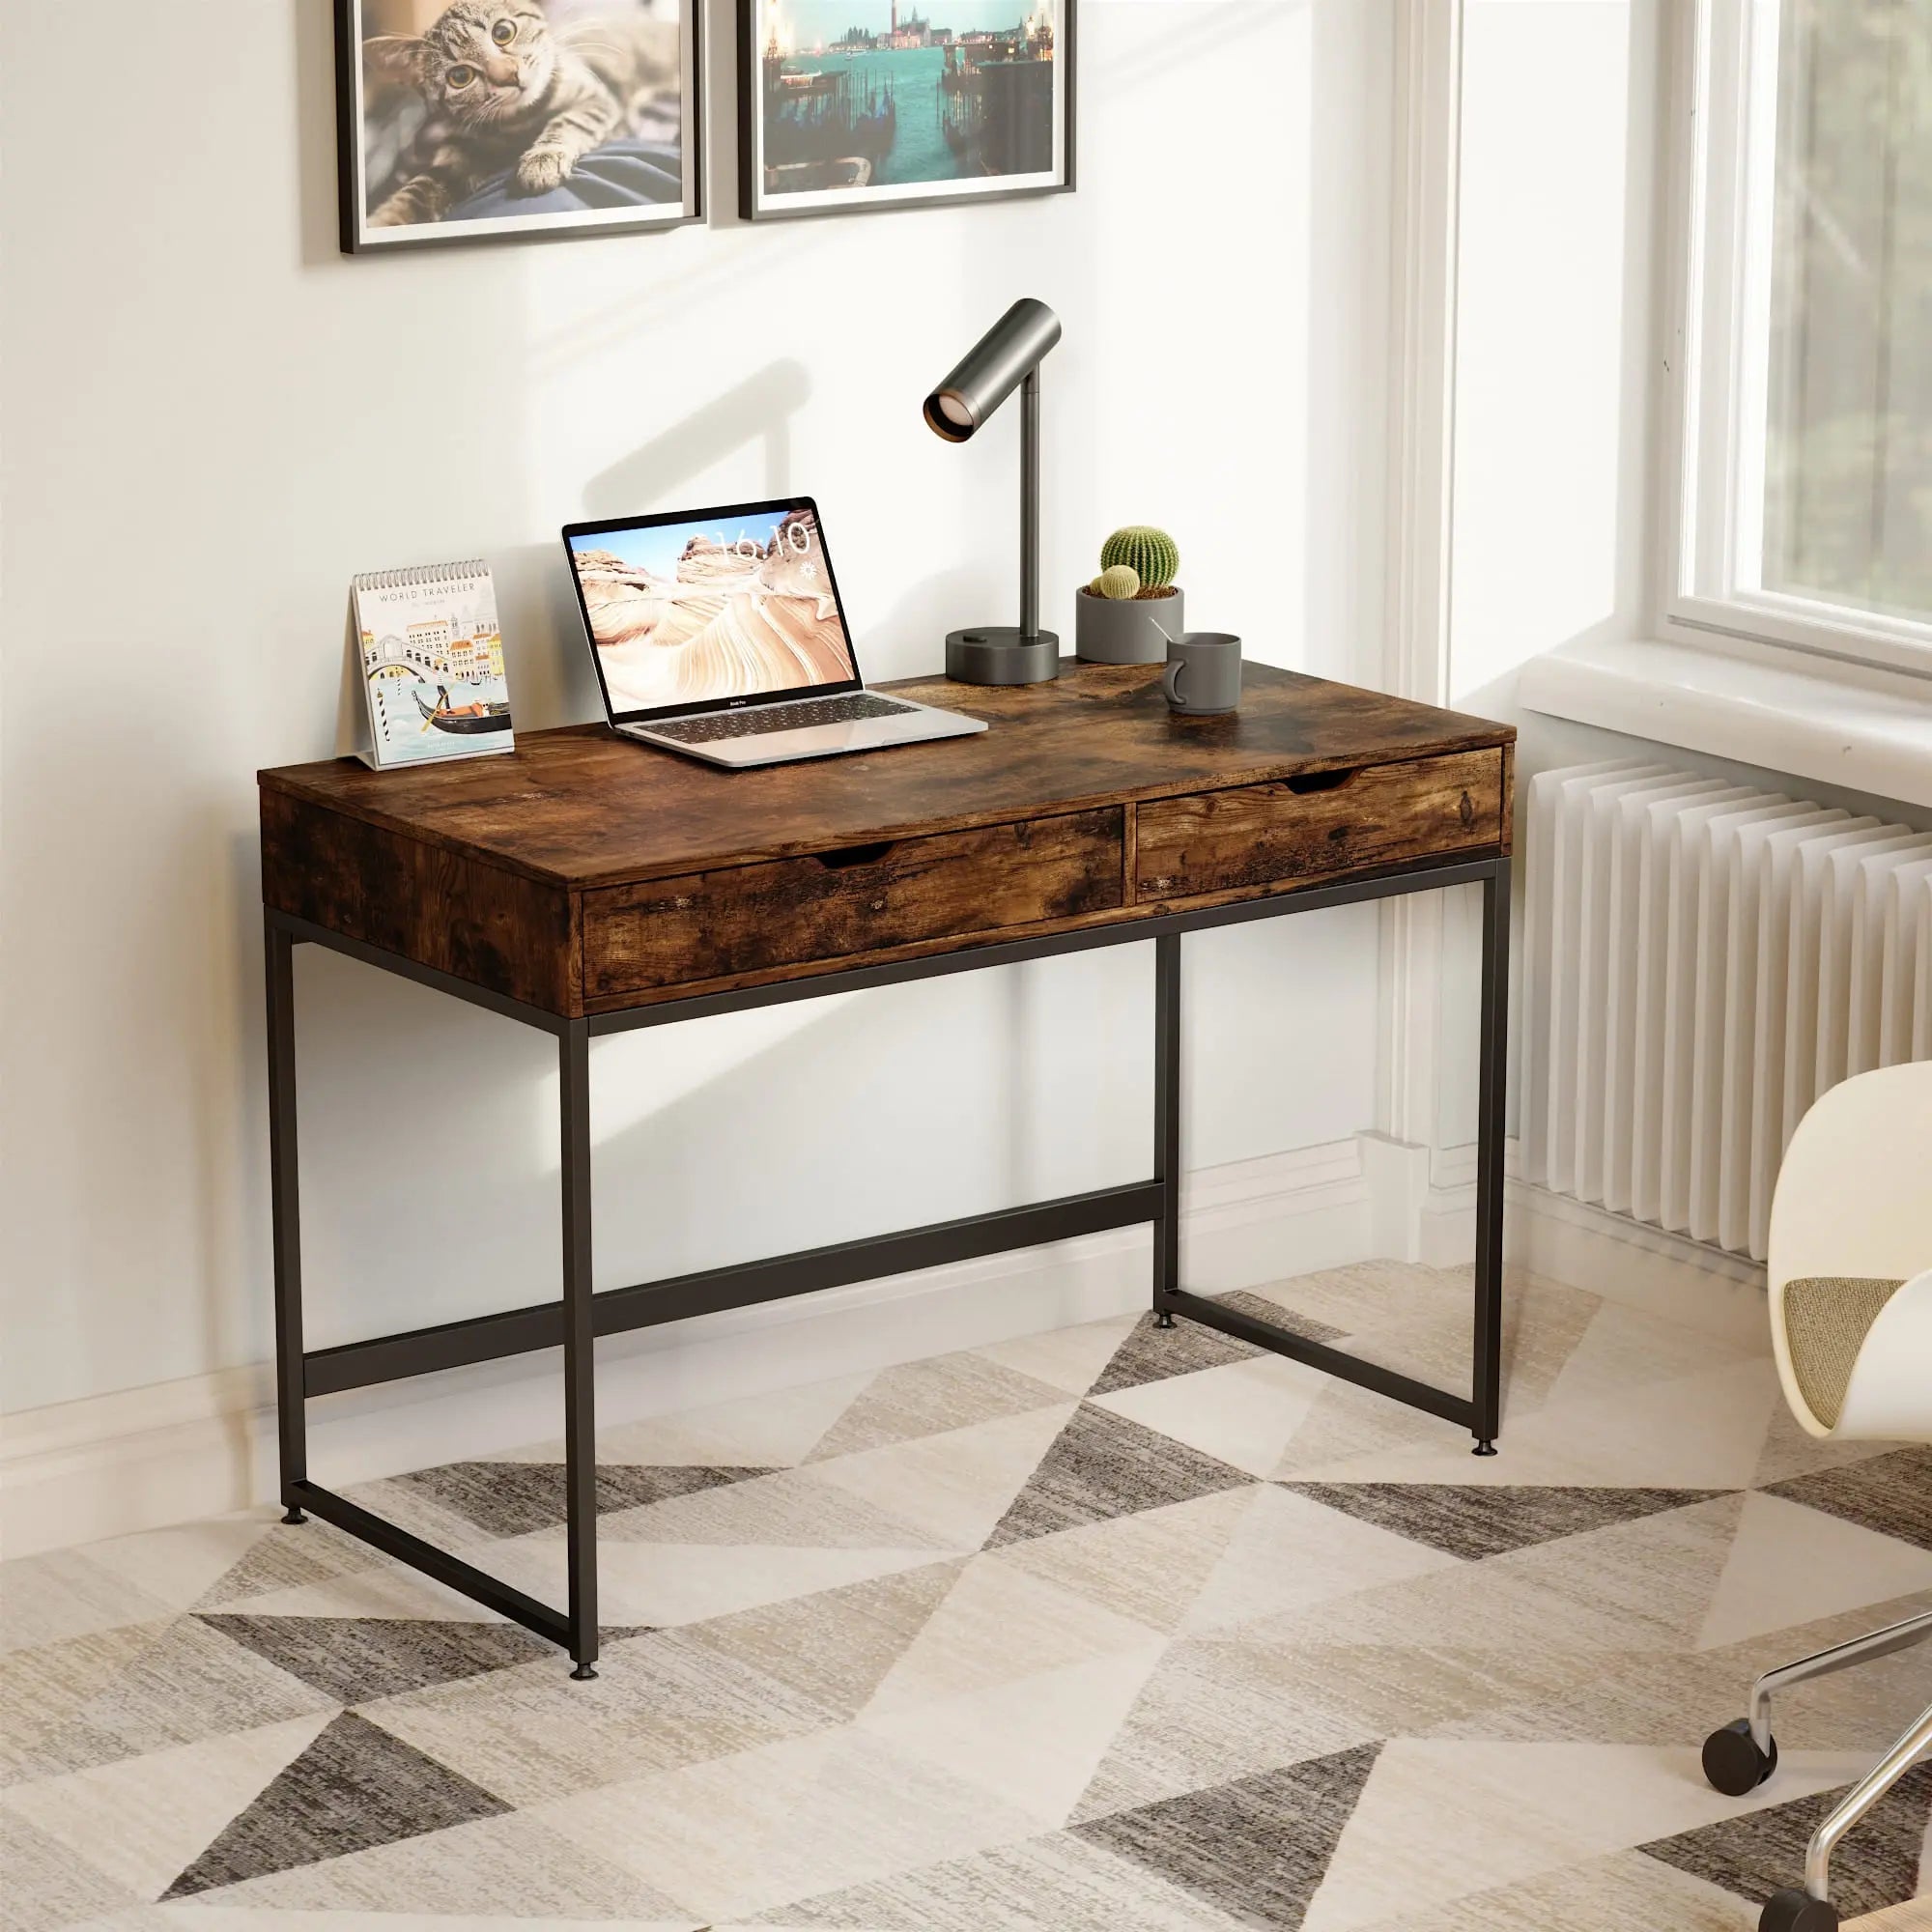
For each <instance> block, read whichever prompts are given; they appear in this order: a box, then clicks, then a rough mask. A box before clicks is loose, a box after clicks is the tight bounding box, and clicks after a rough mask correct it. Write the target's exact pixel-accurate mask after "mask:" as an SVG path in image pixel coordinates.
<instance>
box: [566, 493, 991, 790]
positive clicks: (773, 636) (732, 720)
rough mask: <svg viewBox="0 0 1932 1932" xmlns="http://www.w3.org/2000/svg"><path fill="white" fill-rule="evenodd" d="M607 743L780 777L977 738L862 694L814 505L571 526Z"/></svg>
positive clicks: (932, 713)
mask: <svg viewBox="0 0 1932 1932" xmlns="http://www.w3.org/2000/svg"><path fill="white" fill-rule="evenodd" d="M563 548H564V552H565V554H567V555H568V557H569V558H570V576H571V581H572V582H574V583H575V584H576V585H577V603H578V608H579V610H581V611H582V613H583V628H584V630H585V632H586V633H587V634H588V636H589V639H590V656H591V659H592V661H593V662H594V663H595V664H596V666H597V682H598V684H599V685H600V686H601V687H602V689H603V693H604V709H605V711H606V713H607V714H608V715H609V717H610V720H611V728H612V729H614V730H616V731H619V732H621V733H622V734H623V735H624V736H625V737H627V738H636V739H638V740H639V741H640V742H641V743H643V744H646V745H661V746H663V747H664V749H665V750H666V751H668V752H682V753H684V754H685V756H686V757H690V758H702V759H703V760H704V761H705V762H706V763H707V764H713V765H734V766H735V765H782V764H789V763H791V762H792V761H793V760H795V759H798V758H829V757H834V756H837V755H838V753H841V752H871V751H876V750H878V749H879V748H880V747H881V746H885V745H912V744H917V743H919V742H920V741H921V740H922V739H926V738H961V737H965V736H966V735H967V734H968V733H970V732H974V731H983V730H984V729H985V728H986V726H985V725H984V724H983V723H982V722H981V721H980V720H979V719H977V718H963V717H961V716H960V715H959V714H958V713H957V712H955V711H940V710H937V709H935V708H934V707H933V706H932V705H930V704H912V703H909V702H907V701H906V699H904V698H902V697H888V696H885V695H884V694H883V693H880V692H875V691H867V689H866V681H865V679H864V678H862V677H861V676H860V675H859V660H858V657H857V655H856V654H855V653H854V651H853V649H852V637H851V633H850V631H849V630H848V629H847V627H846V623H845V611H844V607H843V605H841V604H840V602H839V600H838V581H837V580H836V579H835V578H834V577H833V575H832V558H831V556H830V554H828V553H827V551H826V548H825V532H824V529H823V528H822V527H821V526H820V524H819V520H818V505H817V504H816V503H814V502H813V501H812V500H811V498H810V497H786V498H783V499H782V500H781V501H778V502H773V503H733V504H731V505H729V506H728V507H726V508H725V509H722V510H685V511H679V512H677V513H676V514H674V515H671V516H663V517H627V518H622V519H619V520H617V521H614V522H611V523H602V524H569V525H566V526H565V527H564V532H563Z"/></svg>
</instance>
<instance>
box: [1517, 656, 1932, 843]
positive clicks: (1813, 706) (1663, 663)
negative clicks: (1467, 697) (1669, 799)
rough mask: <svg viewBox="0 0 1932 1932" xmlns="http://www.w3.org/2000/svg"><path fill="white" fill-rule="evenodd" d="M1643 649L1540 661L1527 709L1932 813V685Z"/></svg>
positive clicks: (1532, 670)
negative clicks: (1888, 800) (1923, 807)
mask: <svg viewBox="0 0 1932 1932" xmlns="http://www.w3.org/2000/svg"><path fill="white" fill-rule="evenodd" d="M1821 663H1822V661H1821V660H1818V659H1812V658H1804V657H1803V656H1800V655H1799V654H1797V653H1791V652H1783V653H1779V654H1777V657H1776V659H1774V658H1772V657H1771V656H1770V655H1768V654H1767V655H1764V656H1759V655H1756V654H1753V655H1751V656H1749V657H1746V656H1742V655H1733V654H1732V653H1730V652H1729V651H1725V650H1720V649H1715V648H1709V649H1707V648H1704V647H1701V646H1698V645H1694V644H1682V643H1659V642H1651V641H1648V640H1643V639H1633V640H1631V641H1628V642H1623V643H1607V644H1589V645H1572V646H1567V647H1565V648H1564V649H1562V650H1556V651H1550V652H1548V654H1547V655H1545V656H1543V657H1540V658H1532V659H1531V660H1530V661H1529V662H1528V663H1527V664H1525V665H1524V666H1523V667H1522V669H1521V671H1520V676H1519V683H1518V687H1517V695H1518V699H1519V701H1520V703H1521V704H1522V705H1523V706H1524V707H1525V708H1527V709H1528V710H1531V711H1542V712H1547V713H1548V715H1549V716H1551V717H1554V718H1567V719H1570V720H1572V721H1573V722H1575V723H1577V724H1579V725H1599V726H1601V727H1602V728H1603V729H1605V730H1609V731H1622V732H1626V733H1628V734H1629V735H1630V736H1632V737H1635V738H1648V739H1650V740H1652V741H1653V742H1654V743H1657V744H1661V745H1680V746H1682V747H1684V748H1685V749H1686V750H1687V751H1692V752H1703V753H1708V754H1709V755H1711V756H1713V757H1719V758H1729V759H1733V760H1735V761H1736V762H1737V763H1739V764H1745V765H1757V766H1760V767H1762V768H1763V769H1765V770H1767V771H1774V772H1789V773H1791V774H1792V775H1793V776H1795V777H1798V778H1806V779H1815V780H1818V781H1822V782H1823V783H1826V784H1831V785H1837V786H1840V787H1842V788H1843V789H1844V790H1846V791H1857V792H1867V793H1871V794H1874V795H1875V796H1877V797H1880V798H1888V799H1896V800H1897V801H1899V803H1901V804H1904V805H1917V806H1927V807H1932V680H1928V679H1925V678H1918V677H1912V676H1909V675H1905V674H1902V673H1893V672H1890V671H1882V670H1865V669H1861V668H1856V667H1853V666H1849V665H1845V666H1840V665H1833V666H1831V667H1830V668H1829V671H1822V672H1821V670H1820V669H1819V668H1818V667H1819V666H1820V664H1821Z"/></svg>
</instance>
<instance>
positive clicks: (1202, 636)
mask: <svg viewBox="0 0 1932 1932" xmlns="http://www.w3.org/2000/svg"><path fill="white" fill-rule="evenodd" d="M1160 682H1161V689H1162V690H1164V691H1165V692H1166V693H1167V701H1168V704H1169V706H1170V708H1172V709H1173V710H1175V711H1179V713H1181V715H1182V716H1183V717H1187V718H1211V717H1214V716H1215V715H1217V714H1218V713H1221V712H1225V711H1233V710H1234V709H1235V708H1236V706H1237V705H1238V704H1239V703H1240V701H1241V640H1240V639H1239V638H1237V637H1235V636H1233V635H1232V634H1231V633H1230V632H1227V631H1183V632H1182V633H1181V634H1180V636H1179V637H1178V638H1170V639H1168V640H1167V669H1166V670H1165V671H1163V672H1162V673H1161V680H1160Z"/></svg>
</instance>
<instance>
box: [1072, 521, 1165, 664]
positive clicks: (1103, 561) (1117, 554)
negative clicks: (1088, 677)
mask: <svg viewBox="0 0 1932 1932" xmlns="http://www.w3.org/2000/svg"><path fill="white" fill-rule="evenodd" d="M1179 569H1180V552H1179V549H1178V548H1177V547H1176V545H1175V541H1174V539H1173V538H1172V537H1171V536H1169V535H1168V534H1167V532H1166V531H1165V530H1157V529H1154V528H1153V527H1152V526H1150V525H1147V524H1129V525H1128V526H1126V527H1125V528H1124V529H1119V530H1116V531H1115V532H1114V534H1113V535H1112V536H1110V537H1109V538H1108V539H1107V541H1106V542H1105V543H1104V544H1102V545H1101V546H1100V574H1099V576H1097V577H1096V578H1094V581H1093V582H1091V583H1089V584H1087V585H1086V586H1085V587H1084V588H1083V589H1082V590H1081V592H1080V594H1079V596H1078V597H1076V598H1075V599H1074V648H1075V650H1076V651H1077V652H1078V653H1079V655H1080V656H1081V657H1083V658H1086V659H1087V660H1088V661H1089V662H1091V663H1094V664H1161V663H1164V662H1165V661H1166V658H1167V640H1168V639H1169V638H1170V637H1177V638H1178V637H1179V635H1180V634H1181V632H1182V631H1184V630H1185V629H1186V628H1187V625H1186V620H1185V612H1184V611H1183V608H1182V605H1181V597H1180V586H1179V584H1177V583H1176V582H1175V581H1174V580H1175V576H1176V574H1177V573H1178V572H1179Z"/></svg>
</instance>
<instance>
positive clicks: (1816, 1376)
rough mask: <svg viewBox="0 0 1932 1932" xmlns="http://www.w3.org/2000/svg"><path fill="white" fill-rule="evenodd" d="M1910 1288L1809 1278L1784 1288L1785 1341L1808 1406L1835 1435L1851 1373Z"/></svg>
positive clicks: (1852, 1278)
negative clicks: (1896, 1298)
mask: <svg viewBox="0 0 1932 1932" xmlns="http://www.w3.org/2000/svg"><path fill="white" fill-rule="evenodd" d="M1904 1286H1905V1283H1904V1281H1903V1280H1899V1281H1878V1280H1873V1279H1872V1278H1871V1277H1869V1276H1865V1275H1838V1274H1821V1275H1804V1276H1802V1277H1800V1279H1798V1280H1797V1281H1788V1282H1786V1283H1785V1284H1784V1337H1785V1341H1786V1343H1787V1345H1788V1346H1789V1348H1790V1350H1791V1372H1792V1374H1793V1375H1794V1376H1795V1377H1796V1378H1798V1388H1799V1393H1800V1394H1802V1395H1803V1396H1804V1402H1805V1406H1806V1407H1808V1408H1809V1409H1810V1411H1811V1413H1812V1414H1813V1415H1815V1416H1816V1417H1817V1418H1818V1420H1819V1421H1820V1422H1821V1423H1823V1424H1824V1426H1825V1427H1826V1428H1827V1429H1835V1428H1836V1427H1837V1423H1838V1417H1839V1415H1840V1414H1841V1413H1842V1412H1843V1410H1844V1406H1845V1391H1846V1389H1848V1388H1849V1387H1850V1386H1851V1380H1852V1368H1853V1365H1854V1364H1855V1363H1856V1362H1857V1361H1858V1359H1859V1350H1861V1348H1863V1347H1864V1340H1865V1337H1866V1336H1867V1335H1868V1334H1870V1333H1871V1326H1872V1323H1873V1322H1874V1321H1877V1320H1878V1318H1879V1316H1880V1315H1881V1314H1882V1313H1883V1312H1884V1310H1885V1305H1886V1303H1887V1302H1889V1300H1890V1299H1891V1297H1892V1296H1893V1295H1894V1294H1896V1293H1898V1291H1899V1290H1900V1289H1901V1288H1903V1287H1904Z"/></svg>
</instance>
